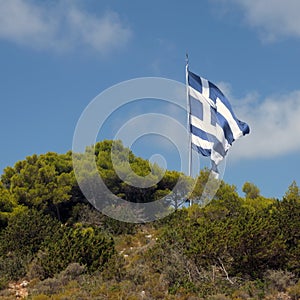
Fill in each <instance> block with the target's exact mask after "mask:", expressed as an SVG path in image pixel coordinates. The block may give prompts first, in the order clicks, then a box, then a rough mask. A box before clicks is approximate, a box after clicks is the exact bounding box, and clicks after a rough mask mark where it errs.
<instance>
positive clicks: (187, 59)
mask: <svg viewBox="0 0 300 300" xmlns="http://www.w3.org/2000/svg"><path fill="white" fill-rule="evenodd" d="M185 62H186V64H187V65H188V64H189V55H188V53H187V52H186V53H185Z"/></svg>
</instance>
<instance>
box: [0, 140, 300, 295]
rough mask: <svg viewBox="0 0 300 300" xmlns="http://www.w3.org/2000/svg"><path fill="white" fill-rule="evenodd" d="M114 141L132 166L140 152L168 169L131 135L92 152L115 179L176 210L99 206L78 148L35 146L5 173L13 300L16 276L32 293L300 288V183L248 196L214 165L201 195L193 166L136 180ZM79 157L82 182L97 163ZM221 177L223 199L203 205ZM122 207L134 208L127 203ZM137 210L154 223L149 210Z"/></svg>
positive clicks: (4, 233)
mask: <svg viewBox="0 0 300 300" xmlns="http://www.w3.org/2000/svg"><path fill="white" fill-rule="evenodd" d="M112 147H117V150H118V151H116V152H115V153H117V157H115V158H114V159H115V160H116V161H117V162H118V164H119V166H120V170H121V171H122V170H124V172H125V170H126V168H125V164H126V160H127V158H129V162H130V166H131V169H132V170H133V171H134V172H135V173H136V174H138V175H139V176H146V175H149V174H150V172H151V171H152V175H151V176H152V177H153V178H154V179H157V178H159V177H160V176H161V172H162V170H161V169H160V168H159V167H158V166H155V165H154V166H153V165H151V164H150V163H149V162H148V161H146V160H143V159H142V158H139V157H136V156H135V155H134V154H133V153H132V152H131V151H130V150H128V149H126V148H124V147H123V145H122V143H121V142H117V143H114V146H113V144H112V142H111V141H103V142H100V143H97V144H96V145H95V147H89V148H87V151H90V152H92V153H93V156H94V158H95V162H96V165H97V168H98V171H99V172H100V173H101V176H102V178H103V179H104V182H105V184H106V185H107V186H108V187H109V189H110V190H111V191H112V192H113V193H114V194H115V195H118V196H121V197H122V198H123V199H126V200H127V201H131V202H138V203H139V202H151V201H155V200H156V199H159V198H161V197H165V199H166V204H167V205H169V209H173V210H174V212H173V213H172V214H170V215H169V216H168V217H166V218H164V219H161V220H158V221H156V222H152V223H145V224H140V225H136V224H131V223H125V222H120V221H117V220H114V219H111V218H109V217H107V216H106V215H104V214H102V213H100V212H99V211H97V210H96V209H95V208H94V207H93V206H92V205H91V204H90V203H89V202H88V201H87V200H86V199H85V197H84V196H83V194H82V192H81V190H80V188H79V186H78V181H77V180H76V179H75V176H74V171H73V165H72V153H71V152H68V153H66V154H57V153H52V152H51V153H47V154H43V155H39V156H38V155H32V156H30V157H27V158H26V159H25V160H23V161H19V162H17V163H16V164H15V165H14V166H13V167H7V168H6V169H4V172H3V174H2V176H1V181H0V241H1V243H0V289H2V291H0V297H1V299H2V298H3V299H14V297H15V294H13V293H15V292H16V290H12V289H7V288H8V284H9V283H10V284H11V283H12V282H20V281H21V280H24V279H26V280H28V281H29V282H30V285H29V287H28V288H27V290H28V291H29V298H30V299H50V298H51V297H52V298H51V299H279V298H278V297H282V298H280V299H298V298H299V297H300V281H299V276H300V243H299V235H300V232H299V228H300V190H299V188H298V186H297V184H296V182H292V183H291V185H290V187H289V188H288V190H287V192H286V194H285V195H284V197H283V199H280V200H279V199H269V198H265V197H263V196H262V195H261V194H260V190H259V189H258V187H256V186H255V185H254V184H253V183H251V182H246V183H245V184H244V186H243V192H244V193H245V196H244V197H241V196H240V195H238V193H237V191H236V188H235V187H234V186H231V185H228V184H226V183H225V182H223V181H222V182H221V183H218V184H217V185H216V183H217V182H212V183H211V185H210V186H209V187H207V185H206V182H207V179H208V172H207V171H206V170H202V171H201V173H200V174H199V176H198V178H197V179H196V181H195V183H194V184H195V185H194V189H193V192H192V193H190V194H188V191H189V188H190V187H191V186H192V185H193V180H192V179H191V178H188V177H185V176H183V180H182V182H181V183H180V184H179V185H177V186H176V183H177V180H178V178H179V176H180V175H181V176H182V174H179V173H178V172H176V171H166V173H165V174H164V176H163V177H162V179H161V180H159V181H158V183H156V184H155V185H153V186H151V187H147V188H136V187H132V186H131V185H130V184H128V183H126V182H124V181H122V180H121V179H120V178H119V176H118V175H117V173H116V171H115V169H114V167H113V163H112V157H111V149H112ZM78 159H79V160H80V163H82V165H83V166H87V171H86V173H84V174H82V178H79V180H83V181H84V180H87V179H89V178H91V177H90V176H93V174H90V173H89V172H88V166H89V164H88V163H87V162H86V161H85V160H84V159H82V158H81V157H80V155H78ZM123 167H124V169H122V168H123ZM125 175H126V174H125ZM153 178H152V179H153ZM77 179H78V178H77ZM128 180H129V179H128ZM204 186H206V189H205V192H204ZM216 187H217V191H216V194H215V196H214V199H213V200H212V201H211V202H210V203H208V204H207V205H204V204H206V203H207V197H208V196H209V193H210V192H211V191H214V190H215V189H216ZM171 191H172V192H171ZM205 193H206V194H205ZM201 195H202V197H200V196H201ZM187 196H188V197H189V199H190V200H192V203H194V204H193V205H192V206H190V207H188V208H186V207H183V206H182V205H183V204H184V203H185V202H186V200H187ZM100 200H101V201H104V202H105V201H106V200H107V199H106V198H105V195H104V196H103V198H101V199H100ZM98 201H99V199H98ZM119 212H120V214H126V213H129V212H127V210H126V207H121V208H120V209H119ZM135 213H136V214H139V215H140V218H141V219H143V220H145V221H147V220H146V217H145V216H144V215H143V211H136V212H135ZM17 292H18V291H17ZM284 297H286V298H284ZM288 297H290V298H288Z"/></svg>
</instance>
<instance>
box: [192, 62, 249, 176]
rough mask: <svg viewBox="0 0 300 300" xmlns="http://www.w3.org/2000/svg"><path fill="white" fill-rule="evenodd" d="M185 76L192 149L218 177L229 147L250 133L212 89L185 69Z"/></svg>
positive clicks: (227, 103) (221, 96)
mask: <svg viewBox="0 0 300 300" xmlns="http://www.w3.org/2000/svg"><path fill="white" fill-rule="evenodd" d="M186 72H187V95H188V101H189V126H190V133H191V144H192V149H194V150H196V151H198V152H199V153H201V154H202V155H203V156H209V157H210V158H211V162H212V170H213V171H214V172H215V173H216V176H217V177H218V169H217V166H218V164H219V163H220V162H221V161H222V160H223V158H224V157H225V155H226V153H227V151H228V149H229V148H230V147H231V145H232V143H233V142H234V141H235V140H237V139H239V138H240V137H241V136H243V135H245V134H248V133H249V132H250V129H249V126H248V125H247V124H246V123H244V122H242V121H240V120H238V119H237V118H236V116H235V114H234V112H233V110H232V107H231V105H230V103H229V101H228V100H227V98H226V97H225V96H224V94H223V93H222V92H221V91H220V89H219V88H218V87H217V86H216V85H214V84H213V83H211V82H210V81H208V80H206V79H204V78H202V77H199V76H198V75H196V74H194V73H192V72H190V71H189V69H188V66H187V68H186Z"/></svg>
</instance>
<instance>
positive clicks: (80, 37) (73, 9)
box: [0, 0, 132, 55]
mask: <svg viewBox="0 0 300 300" xmlns="http://www.w3.org/2000/svg"><path fill="white" fill-rule="evenodd" d="M38 3H39V4H38ZM76 3H78V2H74V1H73V2H70V1H69V2H63V1H58V2H57V3H56V5H55V6H49V5H47V4H46V3H44V4H41V2H32V1H25V0H9V1H7V0H0V38H1V39H6V40H9V41H11V42H14V43H17V44H20V45H25V46H29V47H32V48H35V49H48V50H54V51H57V52H65V51H69V50H72V49H75V48H77V47H82V46H83V47H88V48H90V49H93V50H95V51H97V52H98V53H100V54H102V55H103V54H106V53H108V52H109V51H111V50H115V49H116V48H119V47H122V46H124V45H126V43H127V42H128V41H129V39H130V37H131V35H132V32H131V30H130V28H129V27H128V26H127V25H125V24H124V23H123V22H122V21H121V19H120V17H119V15H118V14H117V13H116V12H112V11H106V12H104V13H103V14H102V15H101V16H98V15H96V14H91V13H89V12H88V11H85V10H83V9H82V8H79V7H78V4H76Z"/></svg>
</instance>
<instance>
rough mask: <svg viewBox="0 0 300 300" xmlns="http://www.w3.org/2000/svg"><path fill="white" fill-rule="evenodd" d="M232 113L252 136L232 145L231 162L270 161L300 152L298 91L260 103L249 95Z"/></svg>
mask: <svg viewBox="0 0 300 300" xmlns="http://www.w3.org/2000/svg"><path fill="white" fill-rule="evenodd" d="M233 103H236V101H234V102H233ZM234 110H235V112H236V114H237V116H238V118H239V119H241V120H243V121H245V122H247V123H248V124H249V126H250V131H251V132H250V135H247V136H245V137H242V138H241V139H240V140H238V141H236V142H235V143H234V144H233V147H232V148H231V149H230V150H229V151H230V157H231V159H240V158H271V157H276V156H280V155H285V154H289V153H292V152H296V151H300V118H299V116H300V90H298V91H294V92H291V93H289V94H286V95H274V96H270V97H267V98H266V99H263V100H261V99H258V97H257V95H255V94H253V95H249V96H247V97H246V101H242V105H240V106H237V107H235V106H234Z"/></svg>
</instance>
